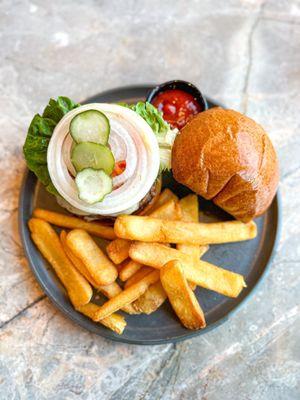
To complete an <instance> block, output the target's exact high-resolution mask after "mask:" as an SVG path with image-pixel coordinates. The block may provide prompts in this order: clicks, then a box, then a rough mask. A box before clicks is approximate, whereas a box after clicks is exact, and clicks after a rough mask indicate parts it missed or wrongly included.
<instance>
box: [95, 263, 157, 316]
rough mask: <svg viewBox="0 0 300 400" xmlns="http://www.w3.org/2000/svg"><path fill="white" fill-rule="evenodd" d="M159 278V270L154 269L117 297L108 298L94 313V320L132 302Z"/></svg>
mask: <svg viewBox="0 0 300 400" xmlns="http://www.w3.org/2000/svg"><path fill="white" fill-rule="evenodd" d="M158 280H159V271H153V272H151V273H150V274H148V275H146V276H145V277H144V278H143V279H141V280H140V281H139V282H137V283H135V284H134V285H132V286H130V287H129V288H128V289H125V290H124V291H123V292H122V293H120V294H118V295H117V296H116V297H114V298H112V299H110V300H108V301H107V302H106V303H104V304H103V305H102V306H101V307H100V309H99V310H98V311H97V312H96V313H95V314H94V320H95V321H99V320H101V319H102V318H105V317H107V316H109V315H111V314H112V313H114V312H115V311H118V310H119V309H120V308H122V307H124V306H126V305H128V304H131V303H132V302H134V301H135V300H136V299H137V298H139V297H140V296H141V295H142V294H144V293H145V292H146V290H147V289H148V287H149V286H150V285H152V284H153V283H155V282H157V281H158Z"/></svg>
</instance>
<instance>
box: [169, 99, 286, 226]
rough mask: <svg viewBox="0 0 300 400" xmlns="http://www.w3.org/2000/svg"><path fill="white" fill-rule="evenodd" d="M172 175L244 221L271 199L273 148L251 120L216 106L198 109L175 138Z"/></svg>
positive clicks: (274, 184) (274, 164)
mask: <svg viewBox="0 0 300 400" xmlns="http://www.w3.org/2000/svg"><path fill="white" fill-rule="evenodd" d="M172 171H173V175H174V178H175V179H176V180H177V181H178V182H180V183H182V184H183V185H185V186H187V187H188V188H190V189H191V190H193V191H194V192H196V193H197V194H199V195H200V196H202V197H204V198H205V199H208V200H212V201H213V202H214V203H215V204H216V205H218V206H219V207H221V208H222V209H224V210H225V211H226V212H228V213H229V214H231V215H233V216H234V217H235V218H236V219H238V220H241V221H244V222H247V221H249V220H251V219H253V218H255V217H257V216H259V215H261V214H263V213H264V212H265V211H266V209H267V208H268V207H269V205H270V204H271V202H272V200H273V197H274V195H275V193H276V189H277V186H278V180H279V169H278V161H277V156H276V152H275V150H274V147H273V145H272V143H271V141H270V139H269V137H268V135H267V134H266V132H265V131H264V129H263V128H262V127H261V126H260V125H258V124H257V123H256V122H255V121H253V120H252V119H250V118H248V117H246V116H245V115H243V114H241V113H239V112H237V111H233V110H224V109H222V108H220V107H216V108H212V109H210V110H208V111H204V112H201V113H199V114H197V115H196V116H195V117H194V118H193V119H192V120H191V121H190V122H189V123H188V124H187V125H185V127H183V128H182V129H181V131H180V133H179V134H178V135H177V137H176V139H175V143H174V146H173V150H172Z"/></svg>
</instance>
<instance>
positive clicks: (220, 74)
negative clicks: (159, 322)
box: [0, 0, 300, 400]
mask: <svg viewBox="0 0 300 400" xmlns="http://www.w3.org/2000/svg"><path fill="white" fill-rule="evenodd" d="M173 78H182V79H186V80H190V81H192V82H194V83H195V84H196V85H197V86H199V87H200V88H201V90H202V91H203V92H204V93H207V94H208V95H210V96H211V97H214V98H216V99H217V100H219V101H222V102H224V103H225V104H226V105H227V106H228V107H232V108H235V109H237V110H240V111H243V112H246V113H247V114H248V115H249V116H251V117H253V118H255V119H256V120H257V121H259V122H260V123H261V124H262V125H263V126H264V127H265V128H266V130H267V131H268V132H269V134H270V136H271V138H272V140H273V142H274V144H275V146H276V148H277V151H278V154H279V159H280V164H281V185H280V186H281V194H282V200H283V229H282V236H281V239H280V245H279V248H278V251H277V254H276V256H275V258H274V260H273V263H272V267H271V270H270V273H269V274H268V276H267V277H266V279H265V280H264V282H263V284H262V285H261V286H260V288H259V290H258V291H257V292H256V294H255V296H253V297H252V298H251V299H250V300H249V301H248V302H247V303H246V304H245V305H244V307H242V308H241V309H240V310H239V311H238V312H237V313H236V314H235V315H234V316H233V317H232V318H231V319H230V320H229V321H228V322H226V323H225V324H223V325H222V326H221V327H219V328H218V329H216V330H214V331H213V332H209V333H208V334H206V335H204V336H201V337H199V338H195V339H193V340H189V341H186V342H183V343H180V344H176V345H171V344H170V345H163V346H156V347H142V346H128V345H123V344H117V343H113V342H109V341H106V340H104V339H102V338H99V337H96V336H94V335H92V334H90V333H88V332H85V331H83V330H82V329H81V328H79V327H77V326H75V325H74V324H73V323H71V322H70V321H68V320H67V319H66V318H65V317H64V316H62V315H61V314H60V313H59V312H58V311H57V310H56V309H55V308H54V306H53V305H52V304H51V303H50V302H49V300H48V299H47V298H46V297H45V295H44V294H43V293H42V292H41V290H40V288H39V287H38V285H37V283H36V282H35V279H34V277H33V275H32V273H31V272H30V269H29V267H28V264H27V261H26V259H25V258H24V253H23V250H22V246H21V243H20V238H19V235H18V229H17V214H18V193H19V189H20V183H21V179H22V174H23V171H24V168H25V165H24V162H23V159H22V144H23V140H24V137H25V132H26V129H27V125H28V123H29V121H30V119H31V118H32V115H33V114H34V113H35V112H37V111H40V110H41V108H42V106H43V105H44V104H46V102H47V101H48V99H49V97H50V96H53V97H55V96H57V95H67V96H69V97H71V98H73V99H75V100H78V101H80V100H82V99H84V98H86V97H88V96H90V95H92V94H95V93H96V92H99V91H102V90H105V89H108V88H112V87H116V86H120V85H129V84H133V83H143V82H148V83H149V82H161V81H165V80H169V79H173ZM0 85H1V86H0V87H1V91H0V109H1V113H0V126H1V135H0V273H1V277H2V279H1V280H0V326H1V330H0V398H1V399H30V400H34V399H39V400H41V399H53V400H54V399H55V400H57V399H79V398H80V399H81V398H82V399H91V400H92V399H101V400H102V399H103V400H108V399H110V400H117V399H118V400H119V399H122V400H127V399H130V400H138V399H139V400H141V399H144V400H146V399H147V400H148V399H149V400H150V399H151V400H152V399H153V400H154V399H165V400H169V399H176V400H177V399H178V400H179V399H203V400H215V399H216V400H217V399H222V400H227V399H228V400H229V399H239V400H244V399H245V400H246V399H255V400H269V399H272V400H273V399H274V400H281V399H282V400H290V399H291V400H294V399H295V400H296V399H299V398H300V385H299V383H300V345H299V339H300V337H299V336H300V334H299V332H300V322H299V300H300V295H299V293H300V285H299V283H300V278H299V276H300V267H299V264H300V245H299V240H300V213H299V208H300V184H299V183H300V156H299V155H300V134H299V132H300V117H299V115H300V114H299V104H300V3H299V0H269V1H268V0H266V1H260V0H230V1H226V2H224V1H221V0H213V1H209V0H202V1H198V0H187V1H184V0H181V1H179V0H178V1H171V0H166V1H159V0H151V1H150V0H140V1H137V0H136V1H133V0H125V1H117V0H102V1H96V0H94V1H92V0H87V1H84V2H79V1H70V0H66V1H63V2H61V1H58V0H53V1H51V2H45V1H41V0H32V1H22V2H19V1H10V0H3V1H1V2H0Z"/></svg>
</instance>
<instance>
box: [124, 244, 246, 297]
mask: <svg viewBox="0 0 300 400" xmlns="http://www.w3.org/2000/svg"><path fill="white" fill-rule="evenodd" d="M129 255H130V257H131V258H132V259H133V260H135V261H137V262H140V263H142V264H144V265H148V266H149V267H153V268H157V269H160V268H161V267H162V266H163V265H164V264H166V263H167V262H169V261H172V260H178V261H180V262H181V264H182V268H183V271H184V274H185V276H186V278H187V280H188V281H190V282H193V283H196V284H197V285H199V286H202V287H204V288H206V289H210V290H213V291H215V292H218V293H221V294H223V295H225V296H228V297H237V296H238V295H239V294H240V292H241V291H242V289H243V287H245V286H246V284H245V281H244V278H243V276H242V275H240V274H237V273H235V272H231V271H228V270H225V269H223V268H219V267H217V266H215V265H213V264H210V263H208V262H206V261H202V260H199V261H195V260H194V258H193V257H191V256H189V255H187V254H184V253H181V252H180V251H178V250H176V249H173V248H168V247H166V246H164V245H161V244H159V243H143V242H135V243H133V244H132V245H131V247H130V250H129Z"/></svg>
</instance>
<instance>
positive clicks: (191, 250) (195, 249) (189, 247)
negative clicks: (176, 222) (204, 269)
mask: <svg viewBox="0 0 300 400" xmlns="http://www.w3.org/2000/svg"><path fill="white" fill-rule="evenodd" d="M176 249H177V250H178V251H180V252H181V253H184V254H188V255H190V256H191V257H193V258H194V259H195V260H199V259H200V258H201V257H202V256H203V255H204V254H205V253H206V252H207V251H208V249H209V246H208V244H207V245H203V246H199V245H197V244H185V243H178V244H177V245H176Z"/></svg>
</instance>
